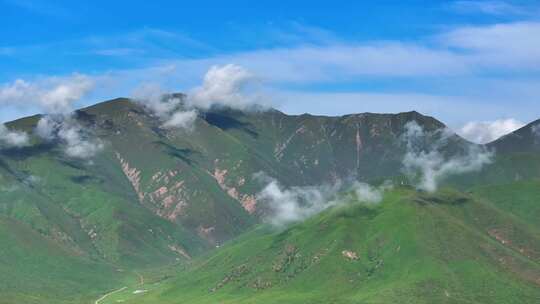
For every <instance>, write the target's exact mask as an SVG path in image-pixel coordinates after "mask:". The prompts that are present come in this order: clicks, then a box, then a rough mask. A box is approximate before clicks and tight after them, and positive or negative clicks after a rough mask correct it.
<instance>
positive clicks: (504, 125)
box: [458, 118, 525, 144]
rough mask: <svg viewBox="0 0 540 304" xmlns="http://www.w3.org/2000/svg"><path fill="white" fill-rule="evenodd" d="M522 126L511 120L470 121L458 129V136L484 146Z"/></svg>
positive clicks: (519, 122) (520, 123) (522, 124)
mask: <svg viewBox="0 0 540 304" xmlns="http://www.w3.org/2000/svg"><path fill="white" fill-rule="evenodd" d="M523 126H525V124H524V123H522V122H521V121H518V120H516V119H513V118H509V119H499V120H494V121H472V122H469V123H467V124H465V125H464V126H463V127H462V128H461V129H459V130H458V134H459V135H461V136H463V137H464V138H465V139H467V140H470V141H472V142H474V143H478V144H485V143H489V142H492V141H494V140H496V139H498V138H499V137H501V136H503V135H506V134H509V133H511V132H513V131H515V130H517V129H519V128H521V127H523Z"/></svg>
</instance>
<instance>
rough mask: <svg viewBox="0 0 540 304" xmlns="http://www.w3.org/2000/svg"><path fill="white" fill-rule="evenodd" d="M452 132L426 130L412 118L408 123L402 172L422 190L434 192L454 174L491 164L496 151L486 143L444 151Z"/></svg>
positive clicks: (472, 170) (404, 138)
mask: <svg viewBox="0 0 540 304" xmlns="http://www.w3.org/2000/svg"><path fill="white" fill-rule="evenodd" d="M452 137H453V133H452V132H451V131H449V130H447V129H441V130H437V131H435V132H425V131H424V129H423V128H422V127H421V126H420V125H418V123H416V121H411V122H409V123H407V125H406V131H405V133H404V134H403V135H402V140H403V141H404V142H405V145H406V153H405V156H404V158H403V161H402V165H403V171H404V173H405V174H406V175H407V176H408V177H409V179H410V180H411V182H413V183H414V185H415V186H416V187H417V189H419V190H423V191H428V192H434V191H436V190H437V188H438V186H439V183H440V182H441V181H443V180H444V179H445V178H448V177H449V176H452V175H457V174H463V173H468V172H475V171H480V170H481V169H482V168H483V167H484V166H485V165H487V164H490V163H491V162H492V159H493V156H494V154H493V152H491V151H488V150H486V148H484V147H483V146H478V145H473V144H470V145H467V146H466V147H465V148H464V151H463V152H461V153H452V154H451V155H448V153H445V151H444V150H445V148H446V147H448V144H449V143H450V140H451V138H452Z"/></svg>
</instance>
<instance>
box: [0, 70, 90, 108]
mask: <svg viewBox="0 0 540 304" xmlns="http://www.w3.org/2000/svg"><path fill="white" fill-rule="evenodd" d="M94 85H95V82H94V80H93V79H92V78H91V77H89V76H86V75H82V74H73V75H71V76H68V77H49V78H45V79H39V80H36V81H26V80H23V79H17V80H15V81H14V82H12V83H8V84H4V85H3V86H0V104H3V105H13V106H17V107H29V106H35V107H38V108H39V109H40V110H42V111H45V112H47V113H67V112H69V111H71V110H72V106H73V103H74V102H76V101H78V100H80V99H81V98H82V97H84V96H85V95H86V94H88V93H89V92H90V91H91V90H92V89H93V88H94Z"/></svg>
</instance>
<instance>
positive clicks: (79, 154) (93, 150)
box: [35, 115, 104, 159]
mask: <svg viewBox="0 0 540 304" xmlns="http://www.w3.org/2000/svg"><path fill="white" fill-rule="evenodd" d="M35 133H36V134H37V135H38V136H39V137H41V138H42V139H44V140H48V141H52V140H58V141H59V142H60V143H61V145H62V148H63V151H64V153H65V154H66V155H67V156H69V157H73V158H80V159H88V158H91V157H94V156H95V155H96V154H97V153H99V152H100V151H101V150H103V148H104V143H103V141H102V140H101V139H99V138H96V137H94V136H93V135H92V134H91V133H90V132H88V130H86V129H84V128H83V127H82V126H81V125H80V124H79V123H78V122H77V121H76V120H75V119H74V118H73V117H70V116H67V117H66V116H64V115H56V116H44V117H42V118H41V119H40V120H39V121H38V124H37V126H36V129H35Z"/></svg>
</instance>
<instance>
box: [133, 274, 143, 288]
mask: <svg viewBox="0 0 540 304" xmlns="http://www.w3.org/2000/svg"><path fill="white" fill-rule="evenodd" d="M135 274H136V275H137V276H138V277H139V286H143V285H144V277H143V276H142V274H140V273H138V272H136V271H135Z"/></svg>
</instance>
